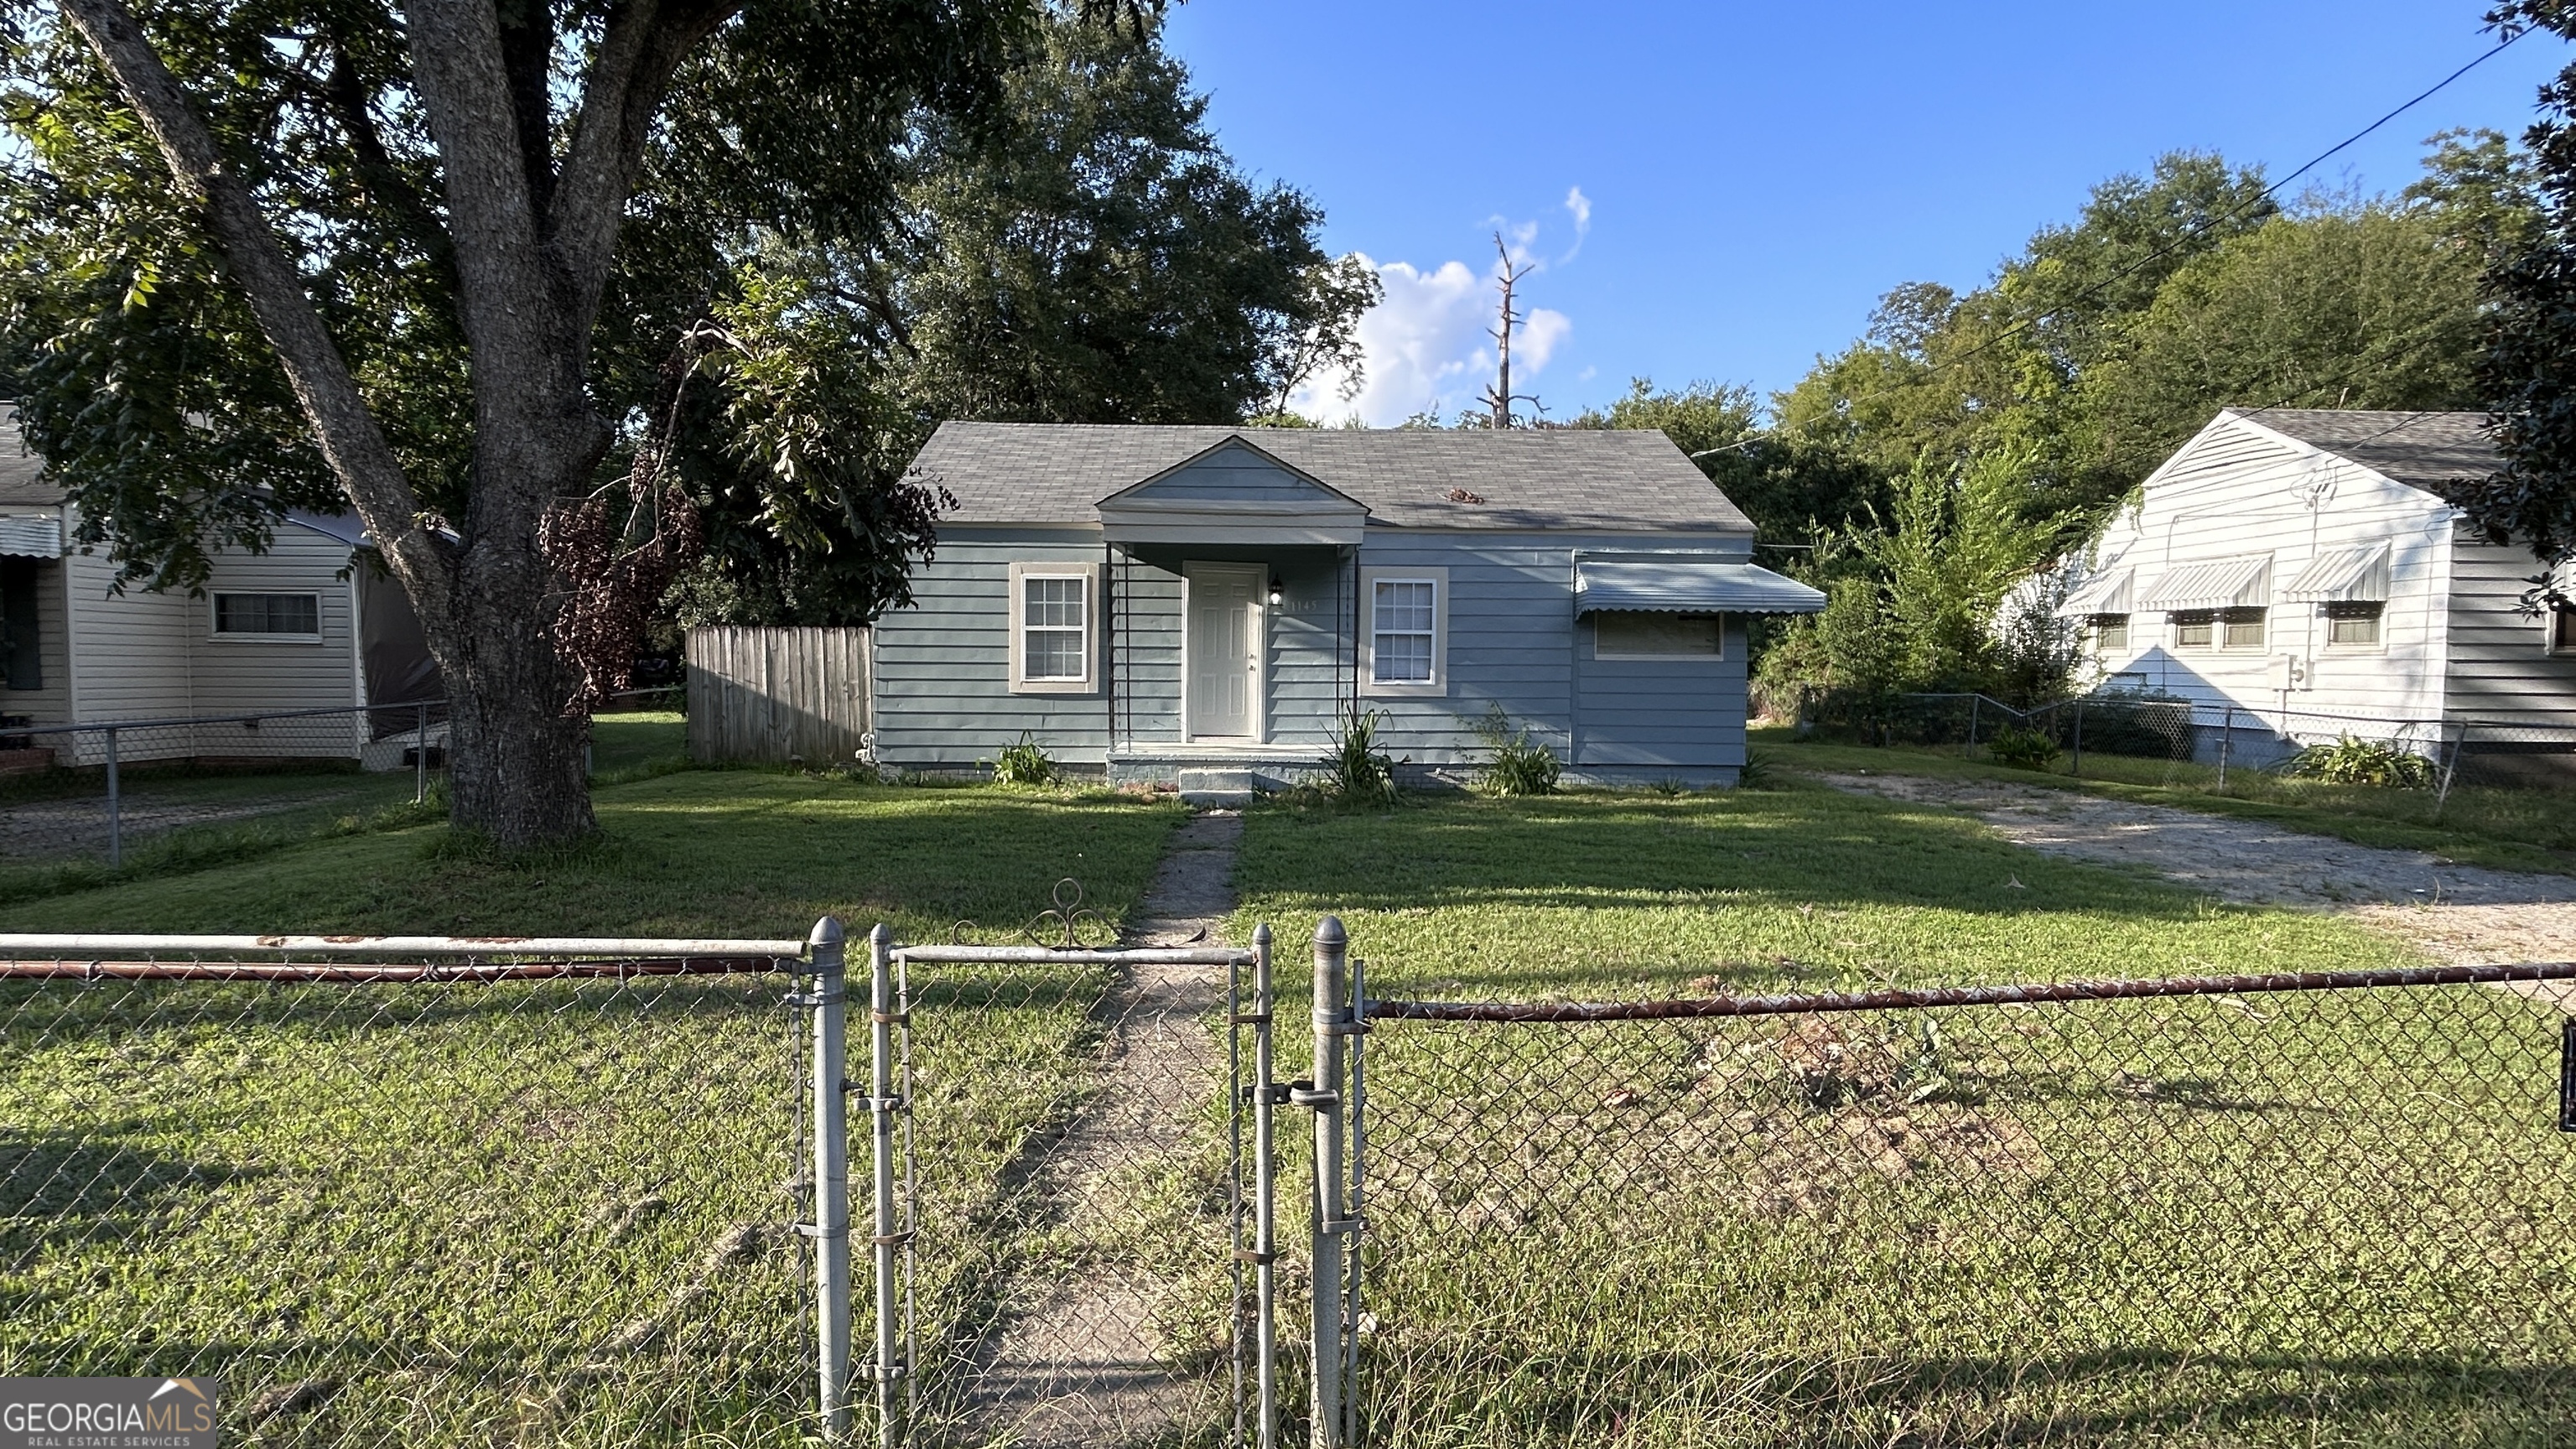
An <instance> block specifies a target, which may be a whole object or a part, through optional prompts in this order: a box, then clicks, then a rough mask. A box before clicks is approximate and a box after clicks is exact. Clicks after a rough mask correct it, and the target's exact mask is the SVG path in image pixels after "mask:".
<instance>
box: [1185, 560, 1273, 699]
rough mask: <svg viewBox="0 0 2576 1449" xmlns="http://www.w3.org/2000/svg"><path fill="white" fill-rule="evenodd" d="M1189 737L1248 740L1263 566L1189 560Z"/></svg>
mask: <svg viewBox="0 0 2576 1449" xmlns="http://www.w3.org/2000/svg"><path fill="white" fill-rule="evenodd" d="M1188 574H1189V596H1190V635H1189V640H1188V648H1189V692H1190V699H1189V725H1190V738H1191V739H1194V740H1205V739H1236V740H1250V739H1252V738H1253V737H1254V736H1255V734H1256V733H1257V732H1258V729H1259V725H1260V706H1259V700H1258V698H1257V696H1256V695H1255V693H1254V692H1255V691H1256V690H1258V689H1259V688H1260V687H1261V568H1260V566H1259V565H1257V564H1239V565H1238V564H1191V565H1190V566H1189V568H1188Z"/></svg>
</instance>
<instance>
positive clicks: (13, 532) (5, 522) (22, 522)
mask: <svg viewBox="0 0 2576 1449" xmlns="http://www.w3.org/2000/svg"><path fill="white" fill-rule="evenodd" d="M0 554H7V555H9V556H10V557H12V558H61V557H62V556H63V521H62V520H61V519H59V518H52V517H45V516H41V515H36V514H19V515H17V516H15V517H9V516H0Z"/></svg>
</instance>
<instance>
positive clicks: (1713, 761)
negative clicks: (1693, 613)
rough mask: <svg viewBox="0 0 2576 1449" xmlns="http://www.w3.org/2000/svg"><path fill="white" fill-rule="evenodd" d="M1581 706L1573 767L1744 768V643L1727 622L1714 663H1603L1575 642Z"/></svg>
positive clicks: (1585, 638)
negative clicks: (1724, 635)
mask: <svg viewBox="0 0 2576 1449" xmlns="http://www.w3.org/2000/svg"><path fill="white" fill-rule="evenodd" d="M1575 648H1576V650H1577V651H1578V653H1579V654H1580V656H1581V658H1580V662H1579V664H1578V666H1577V673H1578V679H1579V687H1580V697H1581V703H1582V717H1581V720H1580V721H1579V723H1580V732H1579V738H1578V742H1577V747H1576V750H1575V755H1574V763H1575V764H1577V765H1626V766H1666V767H1671V768H1675V769H1736V768H1740V767H1742V765H1743V764H1744V715H1745V697H1746V696H1745V673H1744V652H1745V638H1744V629H1743V627H1742V621H1741V620H1739V619H1735V618H1729V619H1728V620H1727V628H1726V637H1725V642H1724V643H1723V645H1722V646H1721V649H1722V653H1721V655H1720V657H1718V658H1716V659H1687V658H1685V659H1601V658H1598V657H1595V652H1594V647H1593V638H1592V630H1591V629H1590V628H1588V627H1586V628H1584V629H1583V630H1582V631H1581V634H1580V636H1579V637H1578V638H1577V639H1576V641H1575Z"/></svg>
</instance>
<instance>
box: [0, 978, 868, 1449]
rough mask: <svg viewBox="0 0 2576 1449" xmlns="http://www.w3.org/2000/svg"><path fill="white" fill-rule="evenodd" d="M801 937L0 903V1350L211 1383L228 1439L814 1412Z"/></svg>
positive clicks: (701, 1436) (440, 1438)
mask: <svg viewBox="0 0 2576 1449" xmlns="http://www.w3.org/2000/svg"><path fill="white" fill-rule="evenodd" d="M806 949H807V948H806V943H804V942H798V941H785V940H723V939H718V940H686V939H684V940H594V939H552V938H536V937H529V938H506V937H484V938H443V937H377V938H358V937H333V936H257V937H224V936H138V935H91V934H78V935H21V936H0V1375H86V1376H98V1375H144V1374H149V1375H175V1376H193V1377H199V1378H212V1379H215V1380H218V1381H220V1383H221V1385H222V1397H223V1409H222V1415H221V1422H222V1424H223V1426H224V1432H225V1435H226V1439H227V1442H239V1443H252V1444H297V1445H334V1446H340V1445H346V1446H357V1445H368V1446H373V1445H386V1444H417V1445H448V1444H456V1443H468V1442H473V1443H504V1442H508V1443H523V1442H543V1443H574V1442H578V1443H609V1442H614V1443H623V1444H639V1445H640V1444H674V1445H676V1444H702V1443H713V1442H721V1443H725V1444H732V1445H758V1444H776V1445H781V1446H785V1445H791V1444H796V1443H799V1442H806V1441H807V1440H809V1439H810V1437H811V1436H812V1435H814V1434H815V1433H816V1432H817V1431H818V1427H819V1425H818V1421H817V1413H816V1408H817V1405H816V1400H815V1386H816V1368H817V1351H816V1333H817V1330H816V1326H815V1325H816V1324H817V1322H818V1320H819V1319H825V1318H828V1312H827V1309H828V1305H826V1304H824V1303H820V1302H818V1301H817V1300H816V1298H815V1296H814V1290H813V1287H812V1284H813V1282H814V1278H813V1276H812V1273H811V1271H810V1265H809V1264H808V1263H807V1260H806V1257H805V1254H806V1252H807V1245H808V1243H809V1241H811V1240H812V1239H811V1238H810V1229H808V1230H802V1231H800V1226H799V1225H800V1224H808V1225H810V1224H811V1223H812V1222H814V1221H815V1199H816V1188H815V1177H814V1176H813V1174H812V1172H811V1170H810V1168H809V1166H808V1158H809V1154H810V1153H811V1151H812V1149H813V1148H814V1146H815V1145H816V1140H817V1138H816V1133H815V1132H814V1130H813V1127H814V1124H815V1120H816V1119H815V1117H814V1106H815V1104H814V1103H813V1102H812V1101H810V1100H809V1099H808V1089H809V1084H810V1078H811V1076H812V1075H813V1074H812V1073H811V1072H810V1070H809V1068H810V1067H811V1065H812V1058H811V1056H810V1055H809V1052H808V1047H807V1045H806V1043H807V1039H808V1035H809V1033H811V1032H812V1031H813V1030H814V1027H813V1022H812V1021H811V1020H809V1014H808V1011H807V1010H800V1009H798V1008H799V1007H800V1006H810V995H811V994H808V995H801V996H797V997H794V998H787V997H786V993H785V992H784V991H783V990H782V988H783V987H785V986H786V984H787V983H788V981H789V979H790V973H793V972H798V971H805V970H809V969H812V967H814V966H818V965H820V964H822V961H821V957H822V956H823V954H824V953H822V952H820V951H818V952H816V953H815V956H816V960H814V961H813V962H811V963H809V962H808V961H806V960H805V959H804V958H805V956H806ZM814 994H819V993H814ZM813 1015H814V1016H815V1017H820V1016H821V1015H822V1013H820V1012H819V1011H818V1012H815V1013H813ZM835 1026H837V1023H835ZM836 1098H837V1093H834V1094H829V1096H828V1097H827V1100H835V1099H836Z"/></svg>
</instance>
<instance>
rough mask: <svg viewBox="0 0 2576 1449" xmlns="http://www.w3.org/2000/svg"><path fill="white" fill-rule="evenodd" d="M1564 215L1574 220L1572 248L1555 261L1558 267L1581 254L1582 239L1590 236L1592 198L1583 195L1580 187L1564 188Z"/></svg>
mask: <svg viewBox="0 0 2576 1449" xmlns="http://www.w3.org/2000/svg"><path fill="white" fill-rule="evenodd" d="M1565 214H1566V215H1568V216H1571V217H1573V218H1574V246H1573V247H1572V249H1570V250H1568V251H1567V252H1566V254H1565V255H1564V256H1561V257H1558V258H1557V259H1556V260H1557V264H1558V265H1559V266H1562V265H1564V264H1565V263H1567V262H1570V261H1573V260H1574V259H1575V257H1576V256H1577V255H1579V254H1581V252H1582V251H1583V239H1584V238H1585V237H1588V236H1590V235H1592V198H1591V197H1589V196H1586V195H1584V194H1583V188H1582V187H1580V186H1569V187H1567V188H1565Z"/></svg>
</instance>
